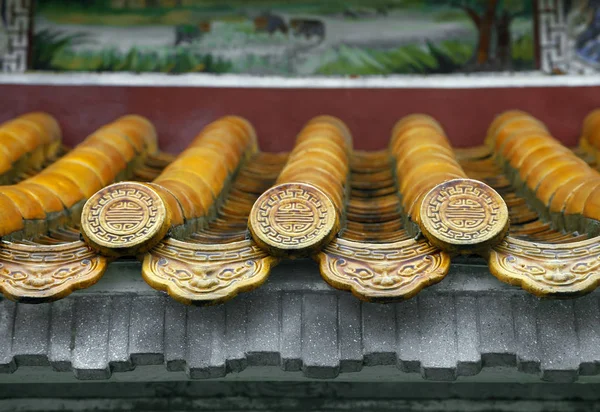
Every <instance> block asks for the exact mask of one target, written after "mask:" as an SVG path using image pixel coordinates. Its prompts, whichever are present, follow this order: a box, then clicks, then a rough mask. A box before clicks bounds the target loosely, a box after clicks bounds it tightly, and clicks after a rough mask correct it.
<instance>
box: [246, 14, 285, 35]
mask: <svg viewBox="0 0 600 412" xmlns="http://www.w3.org/2000/svg"><path fill="white" fill-rule="evenodd" d="M254 30H255V31H257V32H267V33H269V34H273V33H276V32H278V31H280V32H281V33H283V34H287V33H288V25H287V24H286V22H285V19H284V18H283V17H281V16H279V15H277V14H273V13H271V12H266V13H263V14H262V15H260V16H258V17H256V18H255V19H254Z"/></svg>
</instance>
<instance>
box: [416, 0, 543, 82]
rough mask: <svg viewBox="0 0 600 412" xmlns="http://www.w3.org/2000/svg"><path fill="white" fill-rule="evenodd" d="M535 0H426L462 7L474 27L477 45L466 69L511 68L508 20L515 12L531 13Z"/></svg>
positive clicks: (514, 15) (510, 20)
mask: <svg viewBox="0 0 600 412" xmlns="http://www.w3.org/2000/svg"><path fill="white" fill-rule="evenodd" d="M533 1H534V0H434V1H431V0H426V1H424V3H426V4H432V3H435V4H437V5H440V6H444V5H447V6H451V7H454V8H458V9H461V10H463V11H464V12H465V13H466V15H467V16H468V17H469V18H470V19H471V21H472V22H473V25H474V26H475V28H476V29H477V45H476V48H475V52H474V53H473V57H472V58H471V61H470V64H469V65H468V67H466V68H465V69H467V70H473V71H480V70H506V69H510V68H511V64H512V57H511V56H512V55H511V45H512V41H513V39H512V36H511V24H512V22H513V20H514V19H515V18H516V17H518V16H521V15H523V16H528V15H531V14H532V13H533Z"/></svg>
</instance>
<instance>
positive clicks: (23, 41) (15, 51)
mask: <svg viewBox="0 0 600 412" xmlns="http://www.w3.org/2000/svg"><path fill="white" fill-rule="evenodd" d="M2 1H4V5H3V7H2V10H3V11H4V16H2V17H4V20H5V21H2V20H3V19H2V18H0V72H4V73H21V72H24V71H25V70H27V55H28V50H29V47H28V46H29V33H30V31H29V28H30V24H31V18H30V16H31V14H30V11H31V5H32V0H0V4H1V3H2ZM6 35H7V36H6ZM3 37H4V38H6V37H8V38H7V40H3ZM2 43H4V44H2ZM2 52H4V53H3V54H2Z"/></svg>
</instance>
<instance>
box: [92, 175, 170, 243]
mask: <svg viewBox="0 0 600 412" xmlns="http://www.w3.org/2000/svg"><path fill="white" fill-rule="evenodd" d="M81 225H82V233H83V235H84V238H85V239H86V241H87V242H88V243H89V244H90V246H92V247H94V248H95V249H97V250H100V251H102V252H106V253H108V254H115V253H116V254H122V253H117V252H116V251H118V250H121V251H123V250H129V251H133V250H135V251H136V252H139V250H138V248H140V247H142V248H146V249H147V248H150V247H151V246H153V245H154V244H156V242H158V241H160V240H161V239H162V238H163V237H164V236H165V234H166V232H167V230H168V226H169V222H168V219H167V213H166V207H165V204H164V202H163V201H162V199H161V198H160V196H159V195H158V194H157V193H156V192H155V191H154V189H152V188H150V187H149V186H147V185H144V184H141V183H135V182H123V183H116V184H114V185H110V186H107V187H105V188H104V189H102V190H100V191H98V192H97V193H96V194H94V196H92V197H91V198H90V199H89V200H88V201H87V203H86V204H85V206H84V208H83V212H82V218H81ZM111 251H112V252H113V253H111Z"/></svg>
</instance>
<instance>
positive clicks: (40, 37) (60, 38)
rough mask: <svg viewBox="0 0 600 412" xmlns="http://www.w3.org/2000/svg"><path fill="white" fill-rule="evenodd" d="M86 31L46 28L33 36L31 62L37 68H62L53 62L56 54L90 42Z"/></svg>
mask: <svg viewBox="0 0 600 412" xmlns="http://www.w3.org/2000/svg"><path fill="white" fill-rule="evenodd" d="M89 41H90V39H89V38H88V37H87V35H85V34H84V33H74V34H66V33H64V32H62V31H60V30H50V29H45V30H41V31H38V32H36V33H35V35H34V36H33V44H34V45H35V47H33V51H32V55H31V64H32V67H33V69H35V70H61V68H60V67H56V66H54V64H53V60H54V58H55V57H56V56H58V55H59V54H61V53H63V52H64V51H65V50H67V49H69V48H71V47H73V46H77V45H79V44H84V43H87V42H89Z"/></svg>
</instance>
